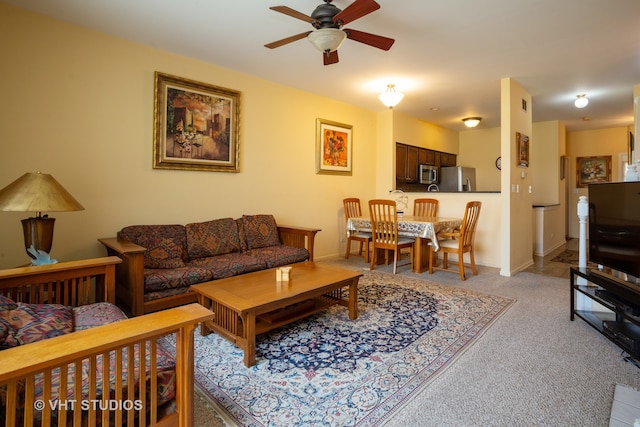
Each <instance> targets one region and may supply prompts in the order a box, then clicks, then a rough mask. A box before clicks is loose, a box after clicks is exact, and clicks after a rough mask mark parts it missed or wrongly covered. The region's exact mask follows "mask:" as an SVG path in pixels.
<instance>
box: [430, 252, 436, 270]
mask: <svg viewBox="0 0 640 427" xmlns="http://www.w3.org/2000/svg"><path fill="white" fill-rule="evenodd" d="M435 256H436V251H434V250H433V246H429V274H433V264H434V259H433V258H434V257H435Z"/></svg>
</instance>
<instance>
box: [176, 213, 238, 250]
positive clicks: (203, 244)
mask: <svg viewBox="0 0 640 427" xmlns="http://www.w3.org/2000/svg"><path fill="white" fill-rule="evenodd" d="M185 230H186V236H187V255H188V257H189V259H190V260H194V259H198V258H206V257H211V256H216V255H224V254H228V253H231V252H240V250H241V247H240V236H239V235H238V226H237V225H236V222H235V221H234V220H233V218H222V219H216V220H213V221H207V222H198V223H191V224H187V225H186V226H185Z"/></svg>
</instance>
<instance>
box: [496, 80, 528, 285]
mask: <svg viewBox="0 0 640 427" xmlns="http://www.w3.org/2000/svg"><path fill="white" fill-rule="evenodd" d="M500 88H501V91H500V105H501V129H500V131H501V132H500V149H501V153H502V174H501V175H502V177H501V185H500V188H501V189H502V195H501V196H502V228H501V231H502V233H501V246H502V262H501V266H502V270H501V271H500V274H502V275H503V276H511V275H512V274H515V273H517V272H518V271H522V270H524V269H525V268H526V267H528V266H529V265H531V264H532V263H533V230H532V224H533V212H532V205H533V197H532V194H531V193H530V192H529V186H530V185H532V180H531V173H530V171H529V168H524V167H519V166H516V160H517V159H518V156H517V154H518V152H517V144H516V133H517V132H520V133H521V134H524V135H526V136H528V137H529V138H530V142H531V143H533V140H532V139H531V138H532V124H531V108H532V105H531V95H529V94H528V93H527V92H526V90H525V89H524V88H523V87H521V86H520V85H519V84H518V83H517V82H516V81H515V80H513V79H510V78H504V79H502V80H501V81H500ZM523 100H524V101H526V103H527V106H528V108H527V110H526V111H525V110H523V109H522V108H521V106H522V101H523ZM529 160H530V152H529Z"/></svg>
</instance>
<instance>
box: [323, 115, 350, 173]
mask: <svg viewBox="0 0 640 427" xmlns="http://www.w3.org/2000/svg"><path fill="white" fill-rule="evenodd" d="M352 128H353V126H351V125H346V124H344V123H338V122H332V121H329V120H324V119H316V173H318V174H332V175H351V171H352V163H353V157H352V153H353V132H352V131H353V129H352Z"/></svg>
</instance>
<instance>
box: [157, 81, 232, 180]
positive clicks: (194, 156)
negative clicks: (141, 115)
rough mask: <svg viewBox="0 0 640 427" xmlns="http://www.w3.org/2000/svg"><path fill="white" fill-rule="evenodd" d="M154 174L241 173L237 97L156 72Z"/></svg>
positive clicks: (201, 84)
mask: <svg viewBox="0 0 640 427" xmlns="http://www.w3.org/2000/svg"><path fill="white" fill-rule="evenodd" d="M153 126H154V129H153V167H154V169H182V170H197V171H214V172H240V169H239V161H238V159H239V155H238V154H239V153H238V150H239V143H238V141H239V135H238V134H239V130H240V92H238V91H235V90H232V89H225V88H223V87H219V86H214V85H211V84H207V83H200V82H196V81H193V80H188V79H184V78H181V77H176V76H171V75H168V74H163V73H160V72H156V73H155V98H154V123H153Z"/></svg>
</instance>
